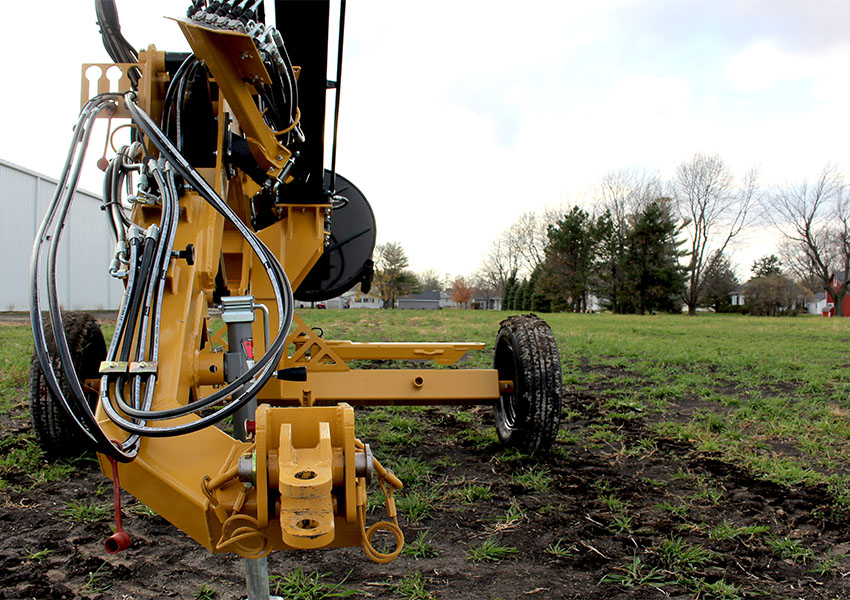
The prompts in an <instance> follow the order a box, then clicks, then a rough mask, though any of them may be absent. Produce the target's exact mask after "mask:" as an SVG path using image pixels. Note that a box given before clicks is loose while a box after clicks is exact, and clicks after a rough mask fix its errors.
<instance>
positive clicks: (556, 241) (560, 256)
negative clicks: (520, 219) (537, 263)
mask: <svg viewBox="0 0 850 600" xmlns="http://www.w3.org/2000/svg"><path fill="white" fill-rule="evenodd" d="M548 238H549V243H548V245H547V246H546V252H545V256H546V258H545V260H544V262H543V269H542V270H541V273H540V279H539V289H538V290H537V291H538V292H539V293H540V294H541V295H543V296H546V297H547V299H548V301H549V302H547V303H546V304H550V307H552V308H555V309H556V310H561V309H565V310H570V311H572V312H581V311H582V310H584V309H585V308H586V305H587V296H588V294H589V293H590V285H591V279H592V277H593V273H594V265H593V263H594V253H595V246H596V243H595V239H594V235H593V223H592V221H591V219H590V216H589V215H588V214H587V213H586V212H585V211H584V210H582V209H581V208H579V207H578V206H574V207H573V208H572V210H570V212H568V213H567V214H565V215H564V216H563V217H561V218H560V219H558V222H557V223H555V224H554V225H550V226H549V229H548ZM541 303H544V301H543V300H542V299H541V300H538V302H537V304H538V305H540V306H542V305H543V304H541ZM539 310H543V309H542V308H540V309H539Z"/></svg>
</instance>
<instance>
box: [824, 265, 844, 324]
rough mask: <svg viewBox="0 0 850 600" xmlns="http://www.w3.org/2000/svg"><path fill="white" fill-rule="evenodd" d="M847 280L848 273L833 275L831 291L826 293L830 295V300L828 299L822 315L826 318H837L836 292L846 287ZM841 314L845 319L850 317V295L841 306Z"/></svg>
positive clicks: (841, 272) (840, 272)
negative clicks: (843, 286)
mask: <svg viewBox="0 0 850 600" xmlns="http://www.w3.org/2000/svg"><path fill="white" fill-rule="evenodd" d="M846 278H847V273H846V272H844V271H836V272H835V273H833V275H832V277H831V278H830V280H829V289H828V290H827V291H826V293H827V294H828V298H826V305H825V306H824V307H823V309H822V311H821V314H822V315H823V316H825V317H834V316H835V298H836V295H837V294H836V292H837V290H838V289H840V288H841V286H842V285H844V281H845V279H846ZM841 308H842V310H841V314H842V316H845V317H850V294H847V295H846V296H844V302H843V303H842V305H841Z"/></svg>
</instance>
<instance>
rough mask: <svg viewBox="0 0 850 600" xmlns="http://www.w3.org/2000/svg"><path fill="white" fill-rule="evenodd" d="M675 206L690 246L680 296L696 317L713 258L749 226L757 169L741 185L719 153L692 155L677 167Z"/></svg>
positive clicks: (756, 187)
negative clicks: (686, 269) (684, 284)
mask: <svg viewBox="0 0 850 600" xmlns="http://www.w3.org/2000/svg"><path fill="white" fill-rule="evenodd" d="M673 186H674V188H675V192H676V209H677V212H678V214H679V218H680V219H682V221H683V223H684V231H686V232H687V235H688V242H689V244H690V247H689V253H690V258H691V259H690V263H689V264H688V277H687V282H686V287H685V290H684V292H683V300H684V301H685V304H686V305H687V307H688V314H689V315H695V314H696V310H697V306H699V304H700V302H701V300H702V294H703V289H704V287H705V275H706V273H707V272H708V271H710V270H711V269H712V264H711V259H712V258H713V257H716V256H722V255H723V253H724V252H725V251H726V248H727V247H728V246H729V244H730V243H731V242H732V240H734V239H735V237H737V236H738V234H740V233H741V231H742V230H743V229H744V227H746V226H747V225H748V224H749V221H748V215H749V210H750V206H751V204H752V203H753V200H754V199H755V197H756V194H757V192H758V171H757V170H756V169H752V170H750V171H749V172H748V173H747V174H746V175H745V177H744V179H743V182H742V184H741V186H740V187H739V188H736V186H735V183H734V178H733V176H732V173H731V171H730V170H729V168H728V167H727V166H726V165H725V164H724V162H723V160H722V159H721V158H720V156H718V155H716V154H714V155H710V156H709V155H707V154H695V155H694V157H693V158H691V159H690V160H689V161H686V162H683V163H682V164H680V165H679V166H678V167H677V169H676V175H675V179H674V182H673Z"/></svg>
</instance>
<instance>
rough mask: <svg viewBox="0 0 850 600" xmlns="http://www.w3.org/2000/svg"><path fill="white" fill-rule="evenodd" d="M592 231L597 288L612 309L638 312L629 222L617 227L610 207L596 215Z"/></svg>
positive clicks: (622, 311)
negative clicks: (631, 277) (630, 268)
mask: <svg viewBox="0 0 850 600" xmlns="http://www.w3.org/2000/svg"><path fill="white" fill-rule="evenodd" d="M592 231H593V238H594V240H595V247H596V260H595V261H594V262H595V264H594V278H593V288H594V289H595V291H596V292H597V293H598V294H599V295H600V296H601V297H602V298H604V299H605V300H606V301H607V304H608V306H609V308H610V309H611V312H613V313H615V314H617V313H630V312H634V302H633V294H632V293H631V289H630V281H629V274H628V253H627V240H628V237H629V231H630V229H629V227H628V224H627V223H625V222H624V223H622V224H621V225H620V226H619V227H617V224H616V223H615V222H614V219H613V217H612V216H611V211H610V210H606V211H605V212H604V213H602V214H601V215H600V216H599V217H598V218H597V219H596V222H595V223H594V224H593V230H592Z"/></svg>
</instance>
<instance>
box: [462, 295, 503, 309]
mask: <svg viewBox="0 0 850 600" xmlns="http://www.w3.org/2000/svg"><path fill="white" fill-rule="evenodd" d="M469 308H472V309H474V310H502V299H501V298H500V297H498V298H484V297H482V296H475V297H474V298H473V299H472V300H471V301H470V302H469Z"/></svg>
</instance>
